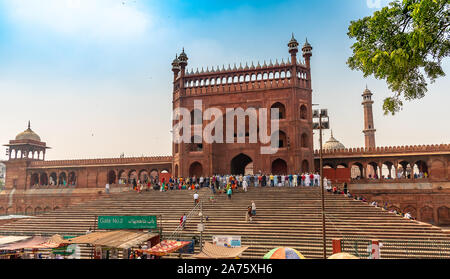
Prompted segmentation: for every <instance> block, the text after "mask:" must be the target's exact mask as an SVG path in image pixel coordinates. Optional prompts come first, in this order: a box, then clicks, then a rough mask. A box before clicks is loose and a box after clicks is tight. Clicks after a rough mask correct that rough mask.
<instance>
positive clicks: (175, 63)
mask: <svg viewBox="0 0 450 279" xmlns="http://www.w3.org/2000/svg"><path fill="white" fill-rule="evenodd" d="M179 65H180V60H179V59H178V55H175V59H174V60H173V62H172V66H174V67H178V66H179Z"/></svg>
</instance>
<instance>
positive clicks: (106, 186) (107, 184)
mask: <svg viewBox="0 0 450 279" xmlns="http://www.w3.org/2000/svg"><path fill="white" fill-rule="evenodd" d="M105 193H106V194H109V183H106V185H105Z"/></svg>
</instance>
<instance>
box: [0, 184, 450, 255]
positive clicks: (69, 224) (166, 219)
mask: <svg viewBox="0 0 450 279" xmlns="http://www.w3.org/2000/svg"><path fill="white" fill-rule="evenodd" d="M199 194H200V199H201V201H203V214H204V216H205V217H206V216H208V221H206V218H204V223H205V232H204V233H203V239H204V241H212V236H213V235H236V236H241V237H242V245H245V246H250V249H248V250H247V251H246V252H245V253H244V254H243V258H262V257H263V256H264V254H266V253H267V252H268V251H270V250H271V249H273V248H275V247H282V246H287V247H292V248H295V249H297V250H298V251H300V252H301V253H303V255H304V256H305V257H306V258H321V257H322V216H321V203H320V191H319V189H318V188H267V187H266V188H250V189H249V192H248V193H243V192H237V193H234V194H233V196H232V199H231V200H228V198H227V196H226V195H225V194H217V195H216V196H215V200H216V201H215V202H214V203H211V202H210V201H209V197H210V196H212V193H211V191H210V190H209V189H202V190H200V191H199ZM252 200H253V201H255V203H256V207H257V211H256V212H257V216H256V217H255V218H254V220H253V222H252V223H248V222H246V221H245V213H246V210H247V207H248V206H249V205H250V203H251V201H252ZM325 201H326V212H327V214H326V216H327V218H326V227H327V246H328V255H331V253H332V243H331V241H332V239H333V238H343V239H344V246H345V247H350V248H349V249H350V250H351V249H353V248H351V247H355V246H357V245H358V246H359V248H354V249H357V250H358V251H363V252H364V251H365V250H366V248H367V245H368V241H369V240H372V239H377V240H379V241H380V242H382V243H383V245H384V246H383V247H382V249H381V256H382V258H391V259H400V258H401V259H403V258H450V237H449V235H448V234H446V233H445V232H443V231H442V230H441V229H439V228H437V227H434V226H432V225H430V224H426V223H420V222H415V221H410V220H406V219H404V218H401V217H399V216H397V215H394V214H391V213H389V212H386V211H383V210H381V209H380V208H375V207H372V206H369V205H367V204H366V203H362V202H360V201H355V200H352V199H349V198H346V197H345V196H343V195H333V194H328V193H327V194H326V197H325ZM193 207H194V202H193V191H188V190H183V191H169V192H166V193H161V192H159V191H153V190H151V191H150V192H143V193H141V194H138V193H136V192H124V193H114V194H111V195H109V196H107V197H105V198H102V199H99V200H95V201H90V202H87V203H84V204H79V205H74V206H71V207H68V208H65V209H60V210H56V211H54V212H49V213H45V214H42V215H39V216H37V217H35V218H33V219H24V220H19V221H16V222H14V223H10V224H6V225H3V226H0V233H1V234H10V235H13V234H29V235H34V234H42V235H52V234H55V233H58V234H62V235H80V234H84V233H85V232H86V230H87V229H88V228H90V227H91V228H95V226H96V216H99V215H158V216H161V217H162V219H161V223H162V228H163V237H166V238H167V237H169V236H171V235H172V233H173V232H174V231H175V229H176V228H177V227H178V225H179V220H180V217H181V216H182V215H183V213H186V214H187V213H189V211H190V210H192V208H193ZM199 222H200V217H198V214H196V215H195V216H194V217H193V218H192V219H191V220H190V222H189V223H188V224H187V226H186V229H185V230H184V231H182V232H181V234H180V236H179V238H181V239H186V240H187V239H192V237H193V236H195V237H196V238H197V239H199V233H198V232H197V224H198V223H199ZM356 241H358V242H356ZM350 250H348V251H350ZM196 251H198V247H197V248H196ZM350 252H351V251H350ZM82 255H83V257H88V256H89V255H90V248H88V247H86V246H84V248H83V249H82ZM171 257H172V258H176V257H177V255H169V258H171Z"/></svg>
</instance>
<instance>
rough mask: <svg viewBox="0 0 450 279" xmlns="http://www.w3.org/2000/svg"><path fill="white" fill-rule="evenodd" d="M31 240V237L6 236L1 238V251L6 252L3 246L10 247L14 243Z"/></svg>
mask: <svg viewBox="0 0 450 279" xmlns="http://www.w3.org/2000/svg"><path fill="white" fill-rule="evenodd" d="M29 238H31V236H5V237H2V238H0V250H4V249H3V248H2V247H1V245H8V244H11V243H14V242H18V241H22V240H26V239H29Z"/></svg>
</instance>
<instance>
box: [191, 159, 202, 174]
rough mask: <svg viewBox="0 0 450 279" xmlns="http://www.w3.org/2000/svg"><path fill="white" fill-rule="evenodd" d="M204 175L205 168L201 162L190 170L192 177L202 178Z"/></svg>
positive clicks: (196, 163)
mask: <svg viewBox="0 0 450 279" xmlns="http://www.w3.org/2000/svg"><path fill="white" fill-rule="evenodd" d="M202 174H203V166H202V164H200V163H199V162H195V163H193V164H192V165H191V167H190V168H189V176H190V177H194V176H195V177H201V176H202Z"/></svg>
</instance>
